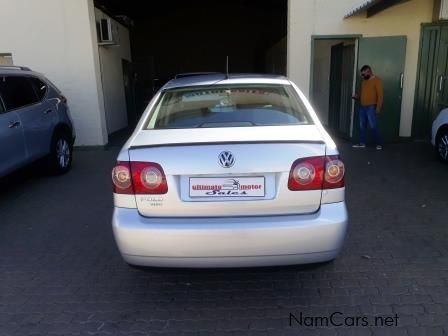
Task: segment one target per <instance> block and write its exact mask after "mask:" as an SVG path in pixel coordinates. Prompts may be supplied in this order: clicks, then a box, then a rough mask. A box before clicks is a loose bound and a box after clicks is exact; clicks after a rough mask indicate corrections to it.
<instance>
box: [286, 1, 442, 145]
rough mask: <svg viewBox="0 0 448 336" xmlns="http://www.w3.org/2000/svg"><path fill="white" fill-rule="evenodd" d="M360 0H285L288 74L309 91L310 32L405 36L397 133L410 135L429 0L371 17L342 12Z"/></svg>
mask: <svg viewBox="0 0 448 336" xmlns="http://www.w3.org/2000/svg"><path fill="white" fill-rule="evenodd" d="M360 3H361V1H360V0H300V1H298V0H289V1H288V76H289V77H290V78H291V79H292V80H293V81H295V82H296V83H297V84H298V85H299V87H300V88H301V89H302V90H303V91H304V93H305V94H307V95H308V94H309V89H310V71H311V69H310V68H311V36H312V35H352V34H362V35H363V36H365V37H371V36H394V35H406V36H407V54H406V65H405V82H404V88H403V101H402V110H401V125H400V136H410V135H411V128H412V114H413V106H414V91H415V82H416V75H417V62H418V50H419V43H420V24H421V23H423V22H431V21H432V11H433V1H432V0H411V1H409V2H405V3H403V4H400V5H397V6H394V7H391V8H389V9H387V10H385V11H383V12H381V13H379V14H377V15H375V16H373V17H371V18H366V17H365V14H364V15H362V14H361V15H358V16H356V17H353V18H349V19H345V20H344V16H345V14H347V13H348V12H349V11H350V10H351V9H352V8H353V7H355V6H356V5H358V4H360Z"/></svg>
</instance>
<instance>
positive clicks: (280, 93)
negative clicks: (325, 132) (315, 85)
mask: <svg viewBox="0 0 448 336" xmlns="http://www.w3.org/2000/svg"><path fill="white" fill-rule="evenodd" d="M311 123H312V120H311V118H310V116H309V115H308V112H307V110H306V107H305V106H304V104H303V103H302V101H301V100H300V98H299V96H298V95H297V94H296V92H295V91H294V88H293V87H292V86H290V85H232V86H211V87H194V88H192V87H189V88H182V89H172V90H167V91H165V92H164V93H163V94H162V96H161V97H160V99H159V101H158V102H157V104H156V106H155V108H154V109H153V112H152V114H151V117H150V119H149V122H148V124H147V126H146V128H147V129H167V128H199V127H203V128H213V127H248V126H274V125H306V124H311Z"/></svg>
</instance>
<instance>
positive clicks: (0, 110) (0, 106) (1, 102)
mask: <svg viewBox="0 0 448 336" xmlns="http://www.w3.org/2000/svg"><path fill="white" fill-rule="evenodd" d="M1 94H2V93H1V91H0V114H2V113H3V112H5V108H4V107H3V99H2V95H1Z"/></svg>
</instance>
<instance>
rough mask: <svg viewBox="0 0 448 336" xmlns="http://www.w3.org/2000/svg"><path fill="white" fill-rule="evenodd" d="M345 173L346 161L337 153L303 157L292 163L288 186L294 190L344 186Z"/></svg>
mask: <svg viewBox="0 0 448 336" xmlns="http://www.w3.org/2000/svg"><path fill="white" fill-rule="evenodd" d="M344 175H345V167H344V163H343V162H342V161H341V160H340V158H339V156H337V155H333V156H315V157H309V158H302V159H298V160H296V161H295V162H294V163H293V164H292V167H291V170H290V172H289V179H288V188H289V190H292V191H297V190H320V189H334V188H342V187H344V185H345V183H344Z"/></svg>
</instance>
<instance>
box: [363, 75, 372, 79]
mask: <svg viewBox="0 0 448 336" xmlns="http://www.w3.org/2000/svg"><path fill="white" fill-rule="evenodd" d="M362 78H364V79H369V78H370V75H362Z"/></svg>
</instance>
